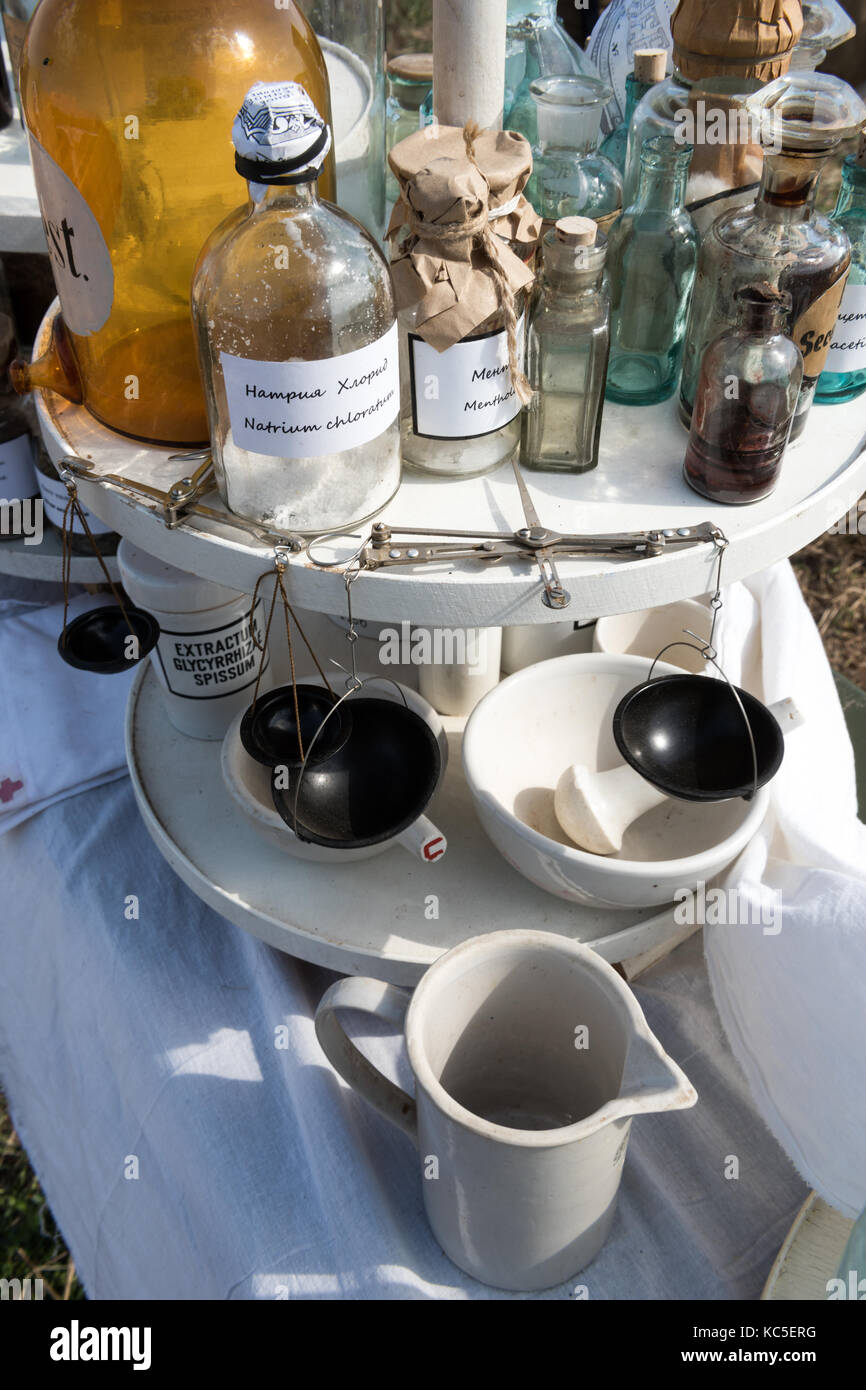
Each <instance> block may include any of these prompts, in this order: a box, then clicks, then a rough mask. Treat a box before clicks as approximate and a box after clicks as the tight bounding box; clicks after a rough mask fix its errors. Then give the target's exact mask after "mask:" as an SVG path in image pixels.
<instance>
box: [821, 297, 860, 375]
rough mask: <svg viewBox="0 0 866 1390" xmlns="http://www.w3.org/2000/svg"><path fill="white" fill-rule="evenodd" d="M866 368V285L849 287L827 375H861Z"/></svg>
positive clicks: (825, 365) (834, 333)
mask: <svg viewBox="0 0 866 1390" xmlns="http://www.w3.org/2000/svg"><path fill="white" fill-rule="evenodd" d="M864 367H866V285H850V284H849V285H846V287H845V293H844V294H843V296H842V307H841V308H840V310H839V317H838V318H837V320H836V327H835V328H834V329H833V341H832V342H831V344H830V351H829V352H828V353H827V361H826V362H825V363H824V371H825V372H859V371H861V370H862V369H863V368H864Z"/></svg>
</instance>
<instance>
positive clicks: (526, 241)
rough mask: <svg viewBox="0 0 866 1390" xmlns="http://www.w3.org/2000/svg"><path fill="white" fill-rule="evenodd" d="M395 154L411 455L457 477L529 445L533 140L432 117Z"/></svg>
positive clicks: (392, 232)
mask: <svg viewBox="0 0 866 1390" xmlns="http://www.w3.org/2000/svg"><path fill="white" fill-rule="evenodd" d="M388 158H389V163H390V165H391V169H392V170H393V172H394V175H395V176H396V178H397V181H398V183H399V186H400V194H401V196H400V200H399V201H398V202H397V204H396V205H395V207H394V211H393V213H392V216H391V225H390V227H389V229H388V236H389V238H390V239H391V240H392V244H393V247H394V249H393V253H392V262H391V273H392V276H393V280H394V293H395V298H396V305H397V310H398V322H399V324H400V376H401V424H402V436H403V459H404V462H405V463H406V464H407V465H408V466H409V467H412V468H415V469H417V470H419V471H421V472H425V473H436V474H441V475H444V476H447V477H454V478H456V477H471V476H473V475H475V474H478V473H486V472H488V471H489V470H490V469H492V468H496V467H498V465H499V464H500V463H502V462H503V461H504V460H505V459H507V458H508V457H509V456H510V454H511V452H512V450H513V449H514V448H515V446H516V445H517V443H518V441H519V439H520V419H519V416H520V410H521V407H522V405H523V404H524V403H525V401H527V400H528V399H529V397H530V395H531V391H530V389H529V386H528V384H527V382H526V379H525V377H524V375H523V370H522V360H523V322H522V315H523V306H524V299H525V295H526V291H527V289H528V288H529V286H530V285H531V284H532V281H533V279H534V273H533V270H532V268H531V262H532V260H533V257H534V252H535V246H536V243H537V240H538V233H539V229H540V226H541V222H540V218H538V217H537V215H536V214H535V212H534V211H533V209H532V208H531V207H530V205H529V203H528V202H527V201H526V199H525V198H524V197H523V189H524V187H525V185H526V182H527V180H528V178H529V175H530V173H531V172H532V156H531V153H530V149H529V144H528V142H527V141H526V140H525V139H524V138H523V136H522V135H518V134H516V133H515V132H513V131H482V130H479V129H478V128H477V127H470V126H467V127H466V128H465V129H461V128H460V127H457V126H428V127H426V128H425V129H424V130H419V131H417V132H416V133H415V134H413V135H411V136H409V138H408V139H407V140H402V141H401V142H400V144H398V145H395V146H394V148H393V149H392V150H391V153H390V155H389V157H388Z"/></svg>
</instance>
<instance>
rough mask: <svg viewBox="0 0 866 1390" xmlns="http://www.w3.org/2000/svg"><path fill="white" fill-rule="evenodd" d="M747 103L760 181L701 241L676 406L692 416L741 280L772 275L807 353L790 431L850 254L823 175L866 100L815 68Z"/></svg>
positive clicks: (799, 422)
mask: <svg viewBox="0 0 866 1390" xmlns="http://www.w3.org/2000/svg"><path fill="white" fill-rule="evenodd" d="M748 105H749V107H750V109H751V110H752V112H753V114H754V117H755V121H756V124H757V126H758V129H759V131H760V133H761V138H762V140H763V142H764V168H763V173H762V176H761V185H760V189H759V191H758V196H757V199H756V201H755V202H754V204H753V205H752V206H751V207H748V208H736V209H734V211H732V212H729V213H725V214H723V215H722V216H721V217H719V218H718V219H717V220H716V221H715V222H714V223H713V226H712V228H711V230H710V233H709V235H708V236H706V237H705V238H704V239H703V241H702V243H701V250H700V256H699V258H698V272H697V278H696V280H695V288H694V293H693V295H692V306H691V312H690V315H689V324H688V329H687V332H686V346H685V351H684V354H683V374H682V383H681V387H680V411H681V415H682V418H683V420H684V421H685V422H686V423H688V421H689V419H690V417H691V412H692V406H693V404H694V399H695V393H696V391H697V385H698V375H699V372H700V365H701V358H702V357H703V354H704V349H705V348H706V346H707V344H708V343H710V342H712V340H713V339H714V338H716V337H718V335H719V334H720V333H721V332H723V330H724V329H725V328H730V327H733V324H734V323H735V321H736V317H737V301H736V293H737V290H738V289H740V288H741V287H742V286H743V285H748V284H752V283H754V282H755V281H758V280H761V281H765V280H766V281H768V282H769V283H770V284H772V285H775V286H776V287H777V288H778V289H780V290H787V291H788V293H789V294H790V296H791V308H790V310H789V311H788V318H787V320H786V324H785V326H786V329H787V331H788V332H789V333H790V336H791V337H792V338H793V339H794V342H795V343H796V344H797V346H798V347H799V348H800V351H801V352H802V354H803V383H802V386H801V389H800V396H799V399H798V402H797V410H796V414H795V416H794V424H793V427H792V429H791V439H792V440H793V439H796V438H797V437H798V436H799V435H800V434H801V433H802V431H803V429H804V427H805V424H806V419H807V417H808V413H809V407H810V405H811V404H812V397H813V396H814V394H815V385H816V383H817V380H818V377H819V376H820V375H821V372H822V370H823V367H824V362H825V360H826V357H827V353H828V351H829V349H830V343H831V341H832V337H833V326H834V324H835V322H836V315H837V313H838V311H839V305H840V303H841V300H842V291H843V290H844V288H845V277H846V276H847V274H848V266H849V263H850V259H851V248H850V245H849V242H848V238H847V236H846V234H845V232H844V231H843V230H842V228H841V227H839V226H836V225H834V224H833V223H832V222H830V221H829V219H828V218H826V217H825V216H824V215H823V213H819V212H816V211H815V193H816V190H817V185H818V178H819V176H820V173H821V168H822V166H823V163H824V160H825V159H826V158H827V155H828V153H829V152H830V150H832V149H833V147H834V146H835V145H836V144H837V143H838V141H839V140H841V139H843V138H844V136H845V135H847V134H849V133H850V131H851V130H856V129H857V127H858V126H859V125H860V124H862V122H863V120H864V119H866V106H864V105H863V102H862V101H861V100H860V98H859V97H858V96H857V93H856V92H855V91H853V90H852V88H850V87H849V86H848V85H847V83H845V82H841V81H839V79H838V78H835V77H829V76H828V75H827V74H824V73H816V72H813V73H790V74H788V76H787V77H780V78H778V79H777V81H775V82H771V83H770V84H769V86H767V87H764V88H763V89H762V91H761V92H759V93H757V94H756V95H755V96H754V97H750V98H749V100H748Z"/></svg>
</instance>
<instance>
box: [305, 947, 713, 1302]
mask: <svg viewBox="0 0 866 1390" xmlns="http://www.w3.org/2000/svg"><path fill="white" fill-rule="evenodd" d="M341 1009H352V1010H361V1011H362V1012H365V1013H372V1014H375V1015H376V1016H377V1017H379V1018H382V1019H385V1020H387V1021H388V1022H390V1023H393V1024H394V1025H395V1027H400V1026H401V1025H402V1024H403V1022H404V1019H405V1036H406V1047H407V1050H408V1054H409V1061H410V1064H411V1067H412V1071H413V1072H414V1075H415V1099H414V1100H413V1099H412V1098H411V1097H410V1096H409V1095H407V1094H406V1092H405V1091H402V1090H401V1089H400V1088H399V1087H398V1086H395V1085H394V1084H393V1082H391V1081H389V1080H388V1079H387V1078H386V1077H385V1076H383V1075H382V1073H381V1072H379V1071H377V1070H376V1068H375V1067H374V1066H373V1065H372V1063H370V1062H369V1061H368V1060H367V1059H366V1058H365V1057H363V1056H362V1055H361V1053H360V1052H359V1051H358V1050H357V1049H356V1048H355V1046H354V1044H353V1043H352V1042H351V1041H350V1039H349V1038H348V1037H347V1035H346V1033H345V1032H344V1030H343V1027H342V1024H341V1022H340V1019H339V1012H340V1010H341ZM316 1033H317V1035H318V1038H319V1042H320V1043H321V1046H322V1048H323V1050H324V1052H325V1054H326V1056H327V1057H328V1060H329V1061H330V1062H331V1064H332V1065H333V1066H334V1067H335V1069H336V1070H337V1071H338V1072H339V1074H340V1075H341V1076H342V1077H343V1078H344V1080H345V1081H347V1082H348V1083H349V1084H350V1085H351V1086H354V1087H355V1088H356V1090H358V1091H359V1092H360V1093H361V1095H363V1096H364V1098H365V1099H366V1100H368V1101H369V1102H370V1104H371V1105H374V1106H375V1107H376V1109H377V1110H379V1111H381V1113H382V1114H383V1115H385V1116H387V1118H388V1119H389V1120H391V1121H393V1123H394V1124H396V1125H398V1126H399V1127H400V1128H401V1129H402V1130H404V1131H405V1133H406V1134H408V1135H409V1137H410V1138H411V1139H412V1141H413V1142H414V1143H415V1145H416V1146H417V1148H418V1151H419V1155H420V1160H421V1171H422V1187H423V1193H424V1204H425V1207H426V1210H427V1216H428V1218H429V1221H430V1225H431V1226H432V1228H433V1232H434V1235H435V1236H436V1239H437V1240H438V1241H439V1244H440V1245H441V1246H442V1249H443V1250H444V1251H445V1253H446V1254H447V1255H448V1256H450V1258H451V1259H452V1260H453V1261H454V1263H455V1264H456V1265H459V1267H460V1268H461V1269H463V1270H465V1271H466V1272H467V1273H468V1274H471V1275H474V1277H475V1278H476V1279H480V1280H481V1281H482V1282H483V1283H485V1284H492V1285H493V1286H494V1287H496V1288H502V1289H519V1290H524V1291H528V1290H532V1289H543V1288H549V1287H550V1286H552V1285H554V1284H559V1283H562V1282H563V1281H564V1280H566V1279H568V1278H570V1277H571V1276H572V1275H574V1274H576V1273H577V1272H578V1271H579V1270H580V1269H582V1268H583V1267H584V1265H586V1264H588V1263H589V1261H590V1260H592V1259H593V1258H594V1256H595V1255H596V1254H597V1253H598V1251H599V1250H600V1249H601V1246H602V1245H603V1243H604V1241H605V1238H606V1236H607V1233H608V1230H609V1229H610V1225H611V1221H612V1220H613V1210H614V1203H615V1200H616V1193H617V1189H618V1187H619V1180H620V1175H621V1173H622V1166H623V1160H624V1157H625V1149H626V1144H627V1141H628V1134H629V1128H630V1125H631V1120H632V1116H633V1115H639V1114H642V1113H646V1112H650V1111H655V1110H677V1109H684V1108H686V1107H688V1106H690V1105H694V1103H695V1101H696V1100H697V1094H696V1092H695V1090H694V1088H693V1087H692V1086H691V1084H690V1083H689V1081H688V1080H687V1078H686V1077H685V1076H684V1074H683V1073H682V1071H681V1070H680V1068H679V1067H678V1066H677V1065H676V1063H675V1062H673V1061H671V1059H670V1057H668V1056H667V1054H666V1053H665V1052H664V1050H663V1048H662V1047H661V1044H660V1043H659V1042H658V1040H657V1039H656V1038H655V1037H654V1036H653V1034H652V1033H651V1032H650V1030H649V1027H648V1026H647V1022H646V1019H645V1018H644V1016H643V1013H642V1012H641V1009H640V1007H639V1005H638V1003H637V1000H636V999H635V997H634V995H633V994H632V992H631V990H630V989H629V988H628V986H627V985H626V984H625V982H624V981H623V980H622V979H621V978H620V976H619V975H618V974H617V973H616V971H615V970H613V969H612V967H611V966H610V965H608V964H607V962H606V961H604V960H602V958H601V957H600V956H598V955H596V954H595V952H594V951H592V950H590V949H589V948H588V947H586V946H582V945H580V944H579V943H578V942H575V941H570V940H568V939H567V938H566V937H562V936H556V935H554V934H553V933H549V932H537V931H510V932H493V933H491V934H489V935H487V936H477V937H474V938H473V939H471V940H469V941H465V942H463V943H462V945H460V946H456V947H455V948H454V949H453V950H451V951H448V952H446V953H445V954H444V955H442V956H440V958H439V959H438V960H437V961H436V962H435V964H433V965H432V966H431V967H430V969H429V970H428V971H427V973H426V975H425V976H424V977H423V979H422V980H421V983H420V984H419V985H418V987H417V989H416V990H415V993H414V995H413V996H412V997H411V1000H410V998H409V996H408V995H407V994H406V993H405V992H404V991H403V990H400V989H397V988H395V987H394V986H393V985H386V984H383V983H382V982H381V981H379V980H371V979H365V978H360V977H349V978H347V979H344V980H338V981H337V983H336V984H334V985H332V986H331V988H330V989H329V990H327V991H326V993H325V994H324V995H323V997H322V1001H321V1003H320V1005H319V1008H318V1010H317V1012H316Z"/></svg>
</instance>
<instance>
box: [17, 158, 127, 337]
mask: <svg viewBox="0 0 866 1390" xmlns="http://www.w3.org/2000/svg"><path fill="white" fill-rule="evenodd" d="M30 157H31V159H32V161H33V176H34V178H35V180H36V191H37V193H38V194H39V206H40V209H41V211H42V224H43V226H44V228H45V239H46V241H47V242H48V254H49V257H50V259H51V269H52V270H53V271H54V283H55V284H56V286H57V293H58V294H59V295H60V304H61V307H62V309H63V318H64V320H65V322H66V326H67V328H69V329H70V331H71V332H73V333H77V334H78V335H79V336H80V337H82V338H84V337H86V336H87V335H88V333H95V332H96V331H97V329H99V328H101V327H102V325H103V324H104V323H105V320H106V319H107V318H108V315H109V314H110V313H111V306H112V304H113V303H114V269H113V267H112V264H111V255H110V253H109V250H108V247H107V246H106V244H105V238H104V237H103V235H102V232H101V230H100V227H99V223H98V222H97V220H96V218H95V217H94V216H93V213H92V212H91V211H90V208H89V207H88V206H87V203H86V202H85V201H84V199H83V198H82V196H81V194H80V193H79V191H78V189H77V188H76V187H75V184H74V183H73V182H72V180H71V179H69V178H67V176H66V174H64V172H63V170H62V169H60V168H59V167H58V166H57V165H56V164H55V163H54V160H53V159H52V158H51V156H50V155H49V154H47V153H46V151H45V150H43V148H42V146H41V145H40V144H39V142H38V141H37V140H34V138H33V136H32V135H31V136H30Z"/></svg>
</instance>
